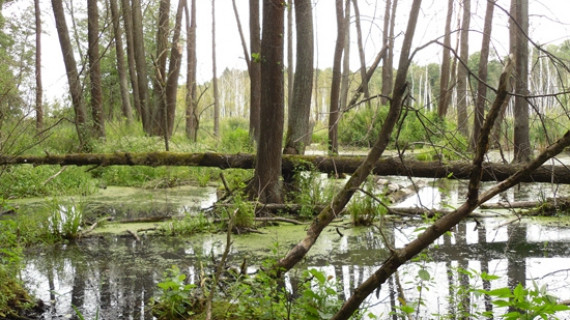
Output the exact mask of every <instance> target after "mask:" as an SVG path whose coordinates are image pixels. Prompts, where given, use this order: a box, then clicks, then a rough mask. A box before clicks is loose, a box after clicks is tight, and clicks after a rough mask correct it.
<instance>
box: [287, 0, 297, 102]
mask: <svg viewBox="0 0 570 320" xmlns="http://www.w3.org/2000/svg"><path fill="white" fill-rule="evenodd" d="M295 5H297V3H295ZM286 10H287V108H288V110H291V106H292V105H293V82H294V81H295V80H294V79H293V77H294V72H293V70H294V69H295V68H294V65H293V0H288V2H287V9H286Z"/></svg>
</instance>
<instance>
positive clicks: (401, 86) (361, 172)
mask: <svg viewBox="0 0 570 320" xmlns="http://www.w3.org/2000/svg"><path fill="white" fill-rule="evenodd" d="M420 5H421V0H414V2H413V4H412V7H411V10H410V18H409V21H408V27H407V29H406V34H405V36H404V42H403V44H402V50H401V53H400V63H399V68H398V73H397V75H396V83H395V86H394V91H393V93H392V100H391V102H390V110H389V111H388V114H387V116H386V119H385V120H384V124H383V126H382V129H381V130H380V133H379V135H378V139H377V140H376V142H375V144H374V146H373V147H372V149H371V150H370V152H369V153H368V156H367V157H366V160H364V162H362V163H361V165H360V166H359V167H358V169H356V171H355V172H354V173H353V174H352V176H351V177H350V179H349V180H348V181H347V182H346V184H345V185H344V187H343V188H342V190H341V191H340V192H339V193H338V194H337V195H336V196H335V197H334V199H333V200H332V203H331V205H330V206H327V207H326V208H325V209H324V210H322V211H321V212H320V213H319V215H318V216H317V217H316V218H315V219H314V220H313V222H312V223H311V225H310V226H309V228H308V230H307V235H306V237H305V238H304V239H303V240H301V241H300V242H299V243H297V245H295V247H293V248H292V249H291V250H290V251H289V252H288V253H287V255H286V256H285V257H283V258H282V259H281V260H279V261H278V262H277V263H276V264H275V265H274V267H273V270H274V271H275V273H276V274H277V275H281V274H282V273H283V272H286V271H288V270H290V269H291V268H292V267H293V266H295V265H296V264H297V263H298V262H299V261H300V260H301V259H303V257H304V256H305V255H306V254H307V252H309V250H310V249H311V247H312V246H313V244H314V243H315V241H316V240H317V238H318V237H319V235H320V234H321V232H322V231H323V229H324V228H325V227H326V226H328V225H329V224H330V222H331V221H332V220H333V219H334V218H336V217H337V216H338V215H340V214H341V212H342V211H343V209H344V207H345V206H346V204H347V203H348V201H349V200H350V199H351V198H352V195H353V194H354V192H356V190H357V189H358V188H359V186H360V185H361V184H362V182H364V181H365V180H366V178H367V177H368V175H369V174H370V171H371V170H372V168H373V167H374V164H375V163H376V161H378V159H379V158H380V156H381V155H382V153H383V152H384V150H385V149H386V146H387V145H388V143H389V141H390V135H391V133H392V130H393V129H394V127H395V125H396V122H397V121H398V118H399V116H400V112H401V110H402V102H403V99H404V96H405V94H406V92H407V83H406V75H407V72H408V67H409V65H410V60H409V55H410V50H411V46H412V39H413V36H414V31H415V28H416V23H417V20H418V15H419V11H420Z"/></svg>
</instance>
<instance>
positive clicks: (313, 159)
mask: <svg viewBox="0 0 570 320" xmlns="http://www.w3.org/2000/svg"><path fill="white" fill-rule="evenodd" d="M364 159H365V157H361V156H335V157H327V156H305V155H283V172H292V171H293V170H318V171H321V172H324V173H336V174H340V173H346V174H352V173H353V172H355V171H356V169H357V168H358V166H359V165H360V164H361V163H362V162H363V161H364ZM254 163H255V156H254V155H252V154H242V153H238V154H222V153H175V152H148V153H128V152H117V153H100V154H88V153H86V154H84V153H76V154H66V155H50V154H48V155H46V156H16V157H11V156H0V165H15V164H33V165H62V166H63V165H76V166H85V165H96V166H111V165H122V166H135V165H137V166H152V167H158V166H197V167H216V168H220V169H230V168H234V169H253V168H254ZM521 169H522V166H521V165H515V164H502V163H491V162H486V163H484V164H483V175H482V177H481V180H482V181H502V180H505V179H506V178H508V177H509V176H510V175H512V174H514V173H515V172H517V171H519V170H521ZM472 170H473V164H472V163H468V162H450V163H442V162H439V161H433V162H423V161H416V160H405V161H404V162H402V161H401V160H400V158H384V159H380V160H378V161H377V162H376V164H375V165H374V167H373V169H372V172H373V173H374V174H375V175H380V176H388V175H393V176H412V177H424V178H452V179H469V176H470V174H471V171H472ZM520 181H521V182H552V183H562V184H570V168H569V167H565V166H552V165H545V166H541V167H540V168H538V169H537V170H536V171H534V172H532V173H529V174H527V175H525V176H524V177H522V178H521V180H520Z"/></svg>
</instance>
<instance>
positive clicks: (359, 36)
mask: <svg viewBox="0 0 570 320" xmlns="http://www.w3.org/2000/svg"><path fill="white" fill-rule="evenodd" d="M388 2H390V0H388V1H387V3H388ZM352 5H353V6H354V18H355V23H356V38H357V39H356V40H357V43H358V56H359V57H360V78H361V79H362V89H363V90H364V97H366V98H369V97H370V92H369V91H368V79H367V77H366V58H365V56H364V44H363V43H362V27H361V26H360V9H359V8H358V0H352Z"/></svg>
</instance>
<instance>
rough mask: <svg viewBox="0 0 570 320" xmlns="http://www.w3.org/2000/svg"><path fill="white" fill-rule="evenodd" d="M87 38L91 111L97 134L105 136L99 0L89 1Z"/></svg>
mask: <svg viewBox="0 0 570 320" xmlns="http://www.w3.org/2000/svg"><path fill="white" fill-rule="evenodd" d="M87 17H88V18H87V38H88V41H89V45H88V47H87V55H88V56H89V80H90V81H91V82H90V86H91V113H92V114H93V129H94V132H95V135H96V136H97V137H100V138H104V137H105V113H104V112H103V90H102V87H101V64H100V63H99V60H100V58H99V8H98V7H97V0H88V1H87Z"/></svg>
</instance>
